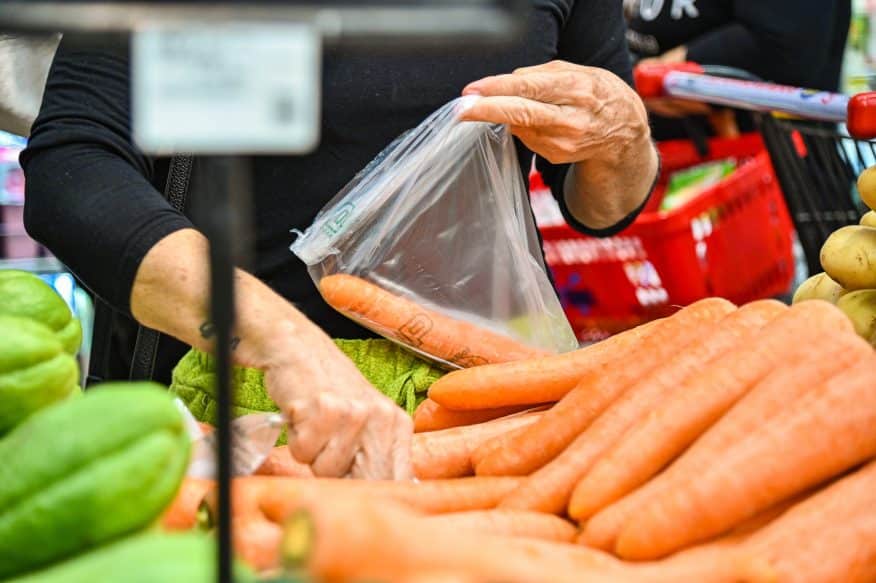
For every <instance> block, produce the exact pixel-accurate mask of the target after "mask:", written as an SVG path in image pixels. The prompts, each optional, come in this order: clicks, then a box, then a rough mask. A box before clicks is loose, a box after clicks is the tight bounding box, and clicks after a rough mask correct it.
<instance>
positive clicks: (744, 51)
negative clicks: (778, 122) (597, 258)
mask: <svg viewBox="0 0 876 583" xmlns="http://www.w3.org/2000/svg"><path fill="white" fill-rule="evenodd" d="M841 2H848V0H771V1H769V2H765V1H764V0H736V1H735V2H733V18H734V20H733V22H731V23H728V24H727V25H725V26H722V27H719V28H717V29H715V30H713V31H711V32H708V33H706V34H703V35H700V36H699V37H697V38H695V39H693V40H692V41H691V42H689V43H688V45H687V47H688V58H689V59H690V60H691V61H694V62H697V63H702V64H707V65H727V66H732V67H739V68H742V69H745V70H748V71H749V72H751V73H754V74H756V75H758V76H760V77H762V78H764V79H767V80H772V81H780V82H782V83H785V84H792V85H802V86H806V87H812V86H815V85H817V84H818V79H820V77H821V71H822V70H823V69H824V67H826V66H827V62H828V59H829V58H830V50H829V49H828V46H827V45H829V44H830V42H831V36H832V35H833V34H834V31H835V26H834V22H833V19H836V18H840V14H841V11H839V10H838V7H839V5H840V3H841ZM791 15H793V16H791Z"/></svg>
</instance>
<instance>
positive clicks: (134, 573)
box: [8, 533, 255, 583]
mask: <svg viewBox="0 0 876 583" xmlns="http://www.w3.org/2000/svg"><path fill="white" fill-rule="evenodd" d="M214 549H215V546H214V542H213V539H212V537H210V536H209V535H206V534H191V533H186V534H162V533H145V534H138V535H135V536H132V537H128V538H125V539H123V540H121V541H118V542H114V543H112V544H109V545H105V546H103V547H100V548H98V549H94V550H92V551H90V552H88V553H85V554H83V555H80V556H77V557H73V558H71V559H69V560H67V561H64V562H61V563H57V564H55V565H52V566H50V567H48V568H46V569H42V570H39V571H36V572H32V573H28V574H27V575H24V576H22V577H18V578H15V579H12V580H11V581H9V582H8V583H163V582H173V581H180V582H185V583H213V582H214V581H215V580H216V576H215V572H216V569H215V565H216V558H215V557H216V552H215V550H214ZM234 580H235V582H236V583H249V582H251V581H255V577H254V576H253V574H252V573H251V572H250V571H249V570H247V569H246V568H245V567H244V566H243V565H241V564H239V563H238V564H237V565H236V569H235V573H234Z"/></svg>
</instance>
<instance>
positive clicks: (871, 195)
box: [858, 166, 876, 210]
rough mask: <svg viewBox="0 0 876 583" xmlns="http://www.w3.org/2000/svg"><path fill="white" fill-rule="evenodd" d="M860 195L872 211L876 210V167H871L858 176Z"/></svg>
mask: <svg viewBox="0 0 876 583" xmlns="http://www.w3.org/2000/svg"><path fill="white" fill-rule="evenodd" d="M858 193H859V194H860V195H861V200H863V201H864V204H865V205H867V206H868V207H870V210H876V166H870V167H869V168H867V169H866V170H864V171H863V172H861V175H860V176H858Z"/></svg>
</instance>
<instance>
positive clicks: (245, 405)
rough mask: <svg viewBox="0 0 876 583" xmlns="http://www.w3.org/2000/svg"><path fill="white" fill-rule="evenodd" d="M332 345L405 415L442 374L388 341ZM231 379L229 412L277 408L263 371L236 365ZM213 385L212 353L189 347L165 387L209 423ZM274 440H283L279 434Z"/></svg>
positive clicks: (213, 408)
mask: <svg viewBox="0 0 876 583" xmlns="http://www.w3.org/2000/svg"><path fill="white" fill-rule="evenodd" d="M335 344H337V346H338V347H339V348H340V349H341V351H343V352H344V354H346V355H347V356H348V357H349V358H350V359H351V360H352V361H353V362H354V363H355V364H356V366H357V367H358V368H359V370H360V371H362V374H363V375H364V376H365V378H366V379H368V381H369V382H370V383H371V384H373V385H374V386H375V387H377V389H378V390H379V391H380V392H382V393H383V394H385V395H387V396H388V397H389V398H391V399H392V400H393V401H395V402H396V403H397V404H398V405H399V406H401V407H403V408H404V409H405V410H406V411H407V412H408V413H410V414H411V415H413V412H414V409H416V407H417V405H419V404H420V402H422V401H423V399H425V398H426V391H427V390H428V389H429V386H431V385H432V383H434V382H435V381H437V380H438V379H439V378H441V376H442V375H443V374H444V371H442V370H440V369H438V368H436V367H434V366H432V365H431V364H429V363H427V362H426V361H424V360H422V359H420V358H419V357H417V356H414V355H413V354H411V353H410V352H408V351H406V350H404V349H403V348H400V347H399V346H397V345H396V344H394V343H392V342H390V341H388V340H383V339H369V340H335ZM232 382H233V386H234V397H233V400H232V407H231V413H232V415H233V416H235V417H237V416H241V415H247V414H250V413H259V412H264V411H278V409H277V406H276V405H275V404H274V402H273V401H272V400H271V399H270V397H268V394H267V392H266V391H265V385H264V375H263V374H262V372H261V371H259V370H255V369H251V368H237V367H236V368H235V369H234V370H233V374H232ZM215 386H216V363H215V360H214V359H213V357H212V356H210V355H208V354H205V353H203V352H201V351H199V350H194V349H193V350H191V351H189V353H188V354H186V355H185V356H184V357H183V358H182V360H180V361H179V364H177V365H176V368H175V369H174V371H173V379H172V383H171V385H170V390H171V392H173V393H175V394H176V395H178V396H179V397H180V399H181V400H182V401H183V402H184V403H185V404H186V405H187V406H188V408H189V410H190V411H191V412H192V414H193V415H194V416H195V418H196V419H198V420H199V421H203V422H204V423H211V424H215V423H216V392H215ZM277 443H279V444H281V445H282V444H284V443H286V435H285V433H284V434H283V435H281V436H280V439H279V440H278V442H277Z"/></svg>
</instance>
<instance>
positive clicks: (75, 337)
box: [0, 269, 82, 354]
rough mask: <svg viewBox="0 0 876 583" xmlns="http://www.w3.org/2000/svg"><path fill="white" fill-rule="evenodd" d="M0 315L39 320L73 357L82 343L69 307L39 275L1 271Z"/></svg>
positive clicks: (80, 331)
mask: <svg viewBox="0 0 876 583" xmlns="http://www.w3.org/2000/svg"><path fill="white" fill-rule="evenodd" d="M0 314H8V315H10V316H21V317H24V318H30V319H31V320H36V321H37V322H40V323H41V324H44V325H45V326H47V327H48V328H49V329H51V330H52V331H53V332H54V333H55V334H57V335H58V338H59V339H60V340H61V344H62V345H63V346H64V350H66V351H67V352H69V353H70V354H76V352H77V351H78V350H79V346H80V345H81V344H82V326H81V324H80V323H79V320H78V319H77V318H75V317H74V316H73V313H72V312H71V311H70V307H69V306H67V303H66V302H65V301H64V300H63V298H61V296H59V295H58V294H57V293H56V292H55V290H53V289H52V287H51V286H50V285H48V284H47V283H46V282H44V281H43V280H42V279H41V278H40V277H39V276H37V275H34V274H33V273H30V272H27V271H19V270H17V269H4V270H0Z"/></svg>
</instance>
